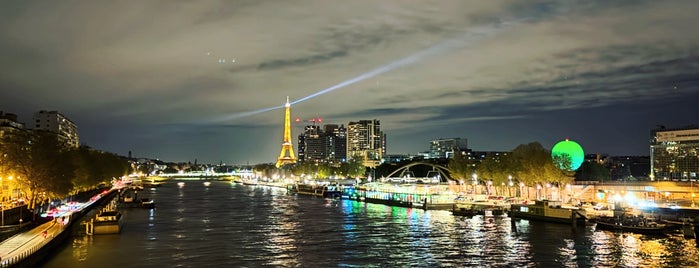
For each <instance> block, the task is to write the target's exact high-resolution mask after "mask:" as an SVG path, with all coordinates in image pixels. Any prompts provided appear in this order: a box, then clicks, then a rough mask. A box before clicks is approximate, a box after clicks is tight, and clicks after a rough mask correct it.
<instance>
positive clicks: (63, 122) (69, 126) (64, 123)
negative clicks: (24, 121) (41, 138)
mask: <svg viewBox="0 0 699 268" xmlns="http://www.w3.org/2000/svg"><path fill="white" fill-rule="evenodd" d="M34 129H35V130H45V131H50V132H53V133H56V134H57V135H58V139H59V140H60V141H61V142H64V143H65V144H67V145H68V146H70V147H74V148H77V147H78V146H80V138H79V137H78V127H77V126H76V125H75V123H73V121H70V119H68V118H67V117H65V116H64V115H63V114H61V113H59V112H57V111H44V110H41V111H38V112H36V113H34Z"/></svg>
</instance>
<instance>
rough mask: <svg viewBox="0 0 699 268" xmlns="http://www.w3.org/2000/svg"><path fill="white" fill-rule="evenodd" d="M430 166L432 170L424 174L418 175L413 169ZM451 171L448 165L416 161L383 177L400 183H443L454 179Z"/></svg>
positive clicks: (383, 179)
mask: <svg viewBox="0 0 699 268" xmlns="http://www.w3.org/2000/svg"><path fill="white" fill-rule="evenodd" d="M420 165H422V166H429V167H432V170H430V171H428V172H427V174H425V175H424V176H422V177H420V176H416V175H415V174H414V173H413V172H412V171H411V170H410V168H411V167H414V166H420ZM453 180H454V179H453V178H452V177H451V174H450V171H449V169H448V168H447V167H444V166H441V165H437V164H432V163H427V162H414V163H410V164H407V165H405V166H402V167H400V168H398V169H396V170H395V171H393V172H391V173H390V174H388V176H386V177H384V178H382V181H383V182H400V183H442V182H448V181H453Z"/></svg>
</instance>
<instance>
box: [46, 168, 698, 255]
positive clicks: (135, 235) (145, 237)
mask: <svg viewBox="0 0 699 268" xmlns="http://www.w3.org/2000/svg"><path fill="white" fill-rule="evenodd" d="M141 197H144V198H145V197H149V198H152V199H154V200H155V201H156V206H157V207H156V208H155V209H142V208H131V209H124V210H123V211H122V212H123V215H124V220H125V222H126V224H125V226H124V228H123V229H122V232H121V234H118V235H94V236H88V235H85V232H84V230H83V228H84V227H81V225H77V224H76V226H75V230H74V232H73V237H72V238H71V239H69V241H67V242H66V244H65V246H64V247H63V248H61V249H60V250H59V252H57V253H56V254H55V255H54V256H52V257H51V258H50V259H49V260H48V261H47V262H46V263H44V264H43V266H42V267H48V268H66V267H75V268H79V267H101V268H108V267H695V266H699V250H698V249H697V248H696V246H695V244H694V240H686V239H684V238H683V237H681V236H679V235H671V236H666V237H647V236H642V235H635V234H628V233H627V234H619V233H611V232H607V231H597V230H594V228H593V227H594V226H589V225H588V226H586V227H578V228H577V229H573V228H572V227H571V226H569V225H565V224H553V223H543V222H529V221H527V220H519V221H515V222H514V225H515V226H514V228H513V226H512V224H513V222H512V221H510V219H509V218H507V217H482V216H476V217H473V218H465V217H455V216H453V215H451V212H449V211H432V210H429V211H424V210H422V209H414V208H413V209H410V208H399V207H389V206H385V205H378V204H367V203H362V202H355V201H349V200H326V199H322V198H316V197H310V196H295V195H288V194H287V193H286V190H285V189H281V188H274V187H266V186H248V185H240V184H231V183H229V182H223V181H218V182H212V183H211V185H210V186H208V187H207V186H205V185H204V184H203V183H202V182H200V181H186V184H185V185H184V186H183V187H178V185H177V184H176V183H175V182H174V181H173V182H168V183H166V184H164V185H162V186H161V187H158V188H151V189H145V190H143V191H140V192H139V198H141Z"/></svg>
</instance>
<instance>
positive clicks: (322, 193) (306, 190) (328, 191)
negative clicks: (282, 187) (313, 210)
mask: <svg viewBox="0 0 699 268" xmlns="http://www.w3.org/2000/svg"><path fill="white" fill-rule="evenodd" d="M288 190H289V191H290V192H292V193H296V194H302V195H312V196H319V197H325V198H334V199H337V198H341V197H342V190H341V189H340V188H339V187H338V186H335V185H314V184H295V185H292V186H290V187H289V188H288Z"/></svg>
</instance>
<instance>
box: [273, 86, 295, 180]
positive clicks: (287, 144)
mask: <svg viewBox="0 0 699 268" xmlns="http://www.w3.org/2000/svg"><path fill="white" fill-rule="evenodd" d="M285 106H286V109H285V110H286V112H285V114H284V142H283V143H282V151H281V153H279V158H277V167H281V166H283V165H286V164H294V163H296V156H294V145H293V144H291V119H290V117H291V104H289V96H286V105H285Z"/></svg>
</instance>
